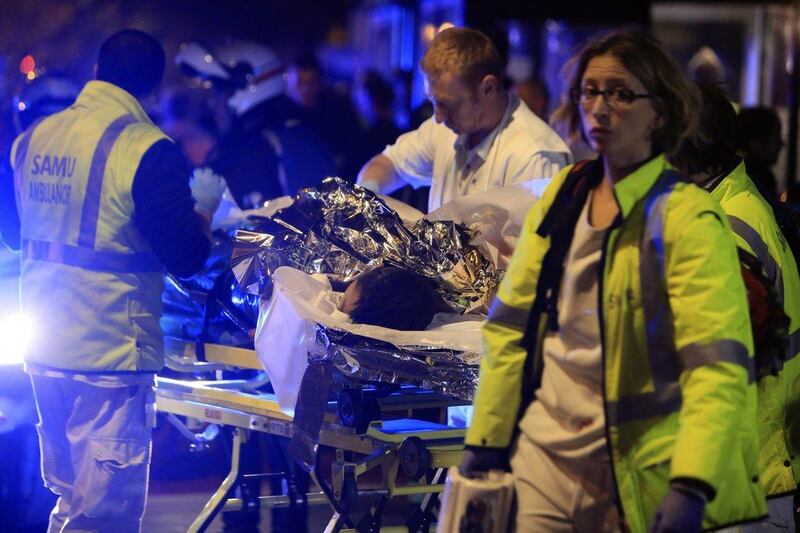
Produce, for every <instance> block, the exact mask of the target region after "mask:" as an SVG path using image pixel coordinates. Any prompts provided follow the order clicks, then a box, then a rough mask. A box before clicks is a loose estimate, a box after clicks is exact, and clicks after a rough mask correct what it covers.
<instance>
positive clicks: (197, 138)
mask: <svg viewBox="0 0 800 533" xmlns="http://www.w3.org/2000/svg"><path fill="white" fill-rule="evenodd" d="M160 126H161V129H162V130H164V133H166V134H167V135H169V136H170V137H171V138H172V140H173V141H175V144H177V145H178V146H179V147H180V148H181V150H183V153H184V154H185V155H186V158H187V159H188V160H189V163H190V164H191V165H192V166H193V167H199V166H202V165H203V163H204V162H205V160H206V158H207V157H208V155H209V153H210V152H211V150H212V149H213V148H214V146H215V145H216V143H217V136H218V130H217V124H216V122H215V120H214V116H213V114H212V112H211V110H210V109H209V108H208V107H207V106H206V105H205V103H204V102H202V101H200V100H199V95H198V93H197V92H195V91H191V90H184V89H177V90H173V91H169V92H167V94H166V95H165V96H164V97H162V106H161V124H160Z"/></svg>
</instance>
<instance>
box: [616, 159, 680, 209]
mask: <svg viewBox="0 0 800 533" xmlns="http://www.w3.org/2000/svg"><path fill="white" fill-rule="evenodd" d="M671 168H672V167H671V166H670V164H669V163H667V160H666V158H665V157H664V154H659V155H657V156H655V157H654V158H653V159H651V160H650V161H648V162H647V163H645V164H644V165H642V166H640V167H639V168H637V169H636V170H635V171H633V172H632V173H630V174H628V175H627V176H625V177H624V178H622V179H621V180H620V181H618V182H617V183H616V184H615V185H614V196H615V197H616V198H617V204H619V211H620V213H621V214H622V218H627V217H628V215H629V214H630V212H631V210H632V209H633V206H635V205H636V203H637V202H638V201H639V200H641V199H642V198H644V197H645V196H646V195H647V192H648V191H649V190H650V188H651V187H652V186H653V185H654V184H655V182H656V180H657V179H658V177H659V176H660V175H661V173H662V172H663V171H664V170H667V169H671Z"/></svg>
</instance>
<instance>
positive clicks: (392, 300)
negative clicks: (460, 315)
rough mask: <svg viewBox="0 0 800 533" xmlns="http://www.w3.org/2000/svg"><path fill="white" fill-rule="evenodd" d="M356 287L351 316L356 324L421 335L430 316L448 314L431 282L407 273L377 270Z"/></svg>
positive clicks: (392, 269)
mask: <svg viewBox="0 0 800 533" xmlns="http://www.w3.org/2000/svg"><path fill="white" fill-rule="evenodd" d="M355 283H358V299H357V301H356V304H355V306H354V307H353V310H352V311H351V312H350V318H351V319H352V320H353V322H355V323H359V324H371V325H373V326H382V327H384V328H390V329H398V330H405V331H421V330H423V329H425V328H426V327H427V326H428V324H429V323H430V321H431V319H432V318H433V315H435V314H436V313H440V312H443V311H451V309H450V307H449V306H448V305H447V304H446V303H445V302H444V300H443V299H442V297H441V296H439V295H438V294H437V292H436V289H434V287H433V284H432V282H431V281H430V280H428V279H426V278H424V277H422V276H420V275H418V274H415V273H413V272H411V271H409V270H405V269H402V268H397V267H381V268H376V269H373V270H369V271H367V272H365V273H363V274H362V275H361V276H359V277H358V278H357V279H356V281H355Z"/></svg>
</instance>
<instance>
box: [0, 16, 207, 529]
mask: <svg viewBox="0 0 800 533" xmlns="http://www.w3.org/2000/svg"><path fill="white" fill-rule="evenodd" d="M163 73H164V50H163V49H162V47H161V45H160V44H159V42H158V41H157V40H155V39H154V38H153V37H151V36H150V35H148V34H146V33H144V32H141V31H138V30H123V31H121V32H119V33H116V34H114V35H112V36H111V37H109V38H108V39H106V41H105V42H103V44H102V46H101V47H100V52H99V55H98V59H97V65H96V79H95V80H93V81H90V82H88V83H87V84H86V85H85V86H84V88H83V90H82V91H81V92H80V94H79V95H78V97H77V100H76V101H75V103H74V104H73V105H71V106H69V107H68V108H67V109H66V110H64V111H62V112H60V113H56V114H55V115H52V116H50V117H48V118H45V119H44V120H42V121H41V122H39V123H38V124H33V125H32V126H30V127H29V128H28V129H27V130H25V131H24V132H23V133H22V134H21V135H20V136H19V137H17V139H16V140H15V142H14V145H13V147H12V153H11V163H12V167H13V169H14V182H15V186H14V190H13V191H11V192H9V191H8V190H7V189H3V190H2V191H0V196H3V197H7V195H8V194H12V195H13V194H16V197H17V205H18V207H19V212H18V214H19V219H20V234H21V251H22V273H21V283H20V292H21V302H22V310H23V312H24V313H26V314H27V315H28V316H29V317H30V318H31V320H32V321H33V322H34V323H37V324H41V325H43V326H44V327H45V328H46V329H45V330H44V331H45V332H46V334H40V335H36V336H34V337H33V339H32V340H31V342H30V345H29V347H28V350H27V353H26V355H25V365H26V371H27V372H28V373H29V374H30V377H31V381H32V383H33V389H34V395H35V398H36V404H37V409H38V412H39V426H38V429H39V437H40V443H41V453H42V475H43V477H44V481H45V484H46V485H47V487H48V488H50V490H51V491H53V492H54V493H55V494H57V495H58V500H57V503H56V506H55V508H54V509H53V511H52V513H51V515H50V527H49V531H98V532H99V531H116V532H120V533H122V532H136V531H139V530H140V529H141V519H142V514H143V512H144V508H145V500H146V495H147V480H148V474H149V465H150V443H151V428H152V427H153V424H154V422H155V407H154V399H155V396H154V385H155V373H156V372H157V371H158V370H160V369H161V367H162V366H163V362H164V345H163V338H162V335H161V329H160V327H159V316H160V314H161V291H162V289H163V270H164V269H166V270H167V271H168V272H171V273H172V274H174V275H177V276H188V275H191V274H192V273H193V272H195V271H196V270H198V269H199V268H200V267H201V266H202V265H203V262H204V261H205V259H206V256H207V255H208V252H209V241H208V236H207V229H208V223H209V221H210V216H211V214H210V213H209V212H208V209H206V210H204V209H203V208H202V207H198V206H195V205H194V204H193V201H192V197H191V194H190V189H189V186H188V178H189V170H188V167H187V164H186V160H185V159H184V157H183V155H182V154H181V153H180V150H179V149H178V148H177V147H176V146H175V145H174V144H173V143H172V142H171V141H170V140H169V139H168V138H167V137H166V136H165V135H164V134H163V133H162V132H161V131H160V130H159V129H158V128H156V127H155V126H154V125H153V124H152V122H151V121H150V119H149V118H148V116H147V114H146V113H145V112H144V107H146V104H148V103H149V102H151V101H152V100H153V99H154V98H155V94H156V91H157V89H158V86H159V84H160V82H161V78H162V76H163Z"/></svg>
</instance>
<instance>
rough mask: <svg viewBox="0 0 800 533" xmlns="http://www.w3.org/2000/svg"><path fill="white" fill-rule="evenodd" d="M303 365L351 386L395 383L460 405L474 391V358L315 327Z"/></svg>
mask: <svg viewBox="0 0 800 533" xmlns="http://www.w3.org/2000/svg"><path fill="white" fill-rule="evenodd" d="M308 355H309V363H315V362H322V361H324V362H329V363H331V364H332V365H333V367H334V368H335V369H336V370H337V371H338V374H339V376H340V377H342V378H344V379H345V380H347V381H351V380H352V382H353V383H396V384H400V385H414V386H417V387H420V388H423V389H429V390H433V391H436V392H439V393H442V394H446V395H448V396H452V397H454V398H458V399H459V400H463V401H464V402H465V403H466V402H469V403H471V402H472V398H473V395H474V393H475V390H476V388H477V386H478V365H479V363H480V355H479V354H473V353H465V352H458V351H454V350H447V349H441V348H431V347H426V346H395V345H393V344H390V343H387V342H381V341H378V340H375V339H370V338H367V337H362V336H359V335H354V334H352V333H348V332H343V331H339V330H335V329H330V328H326V327H325V326H322V325H320V324H317V326H316V336H315V342H314V346H313V347H312V348H311V350H310V351H309V354H308Z"/></svg>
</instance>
